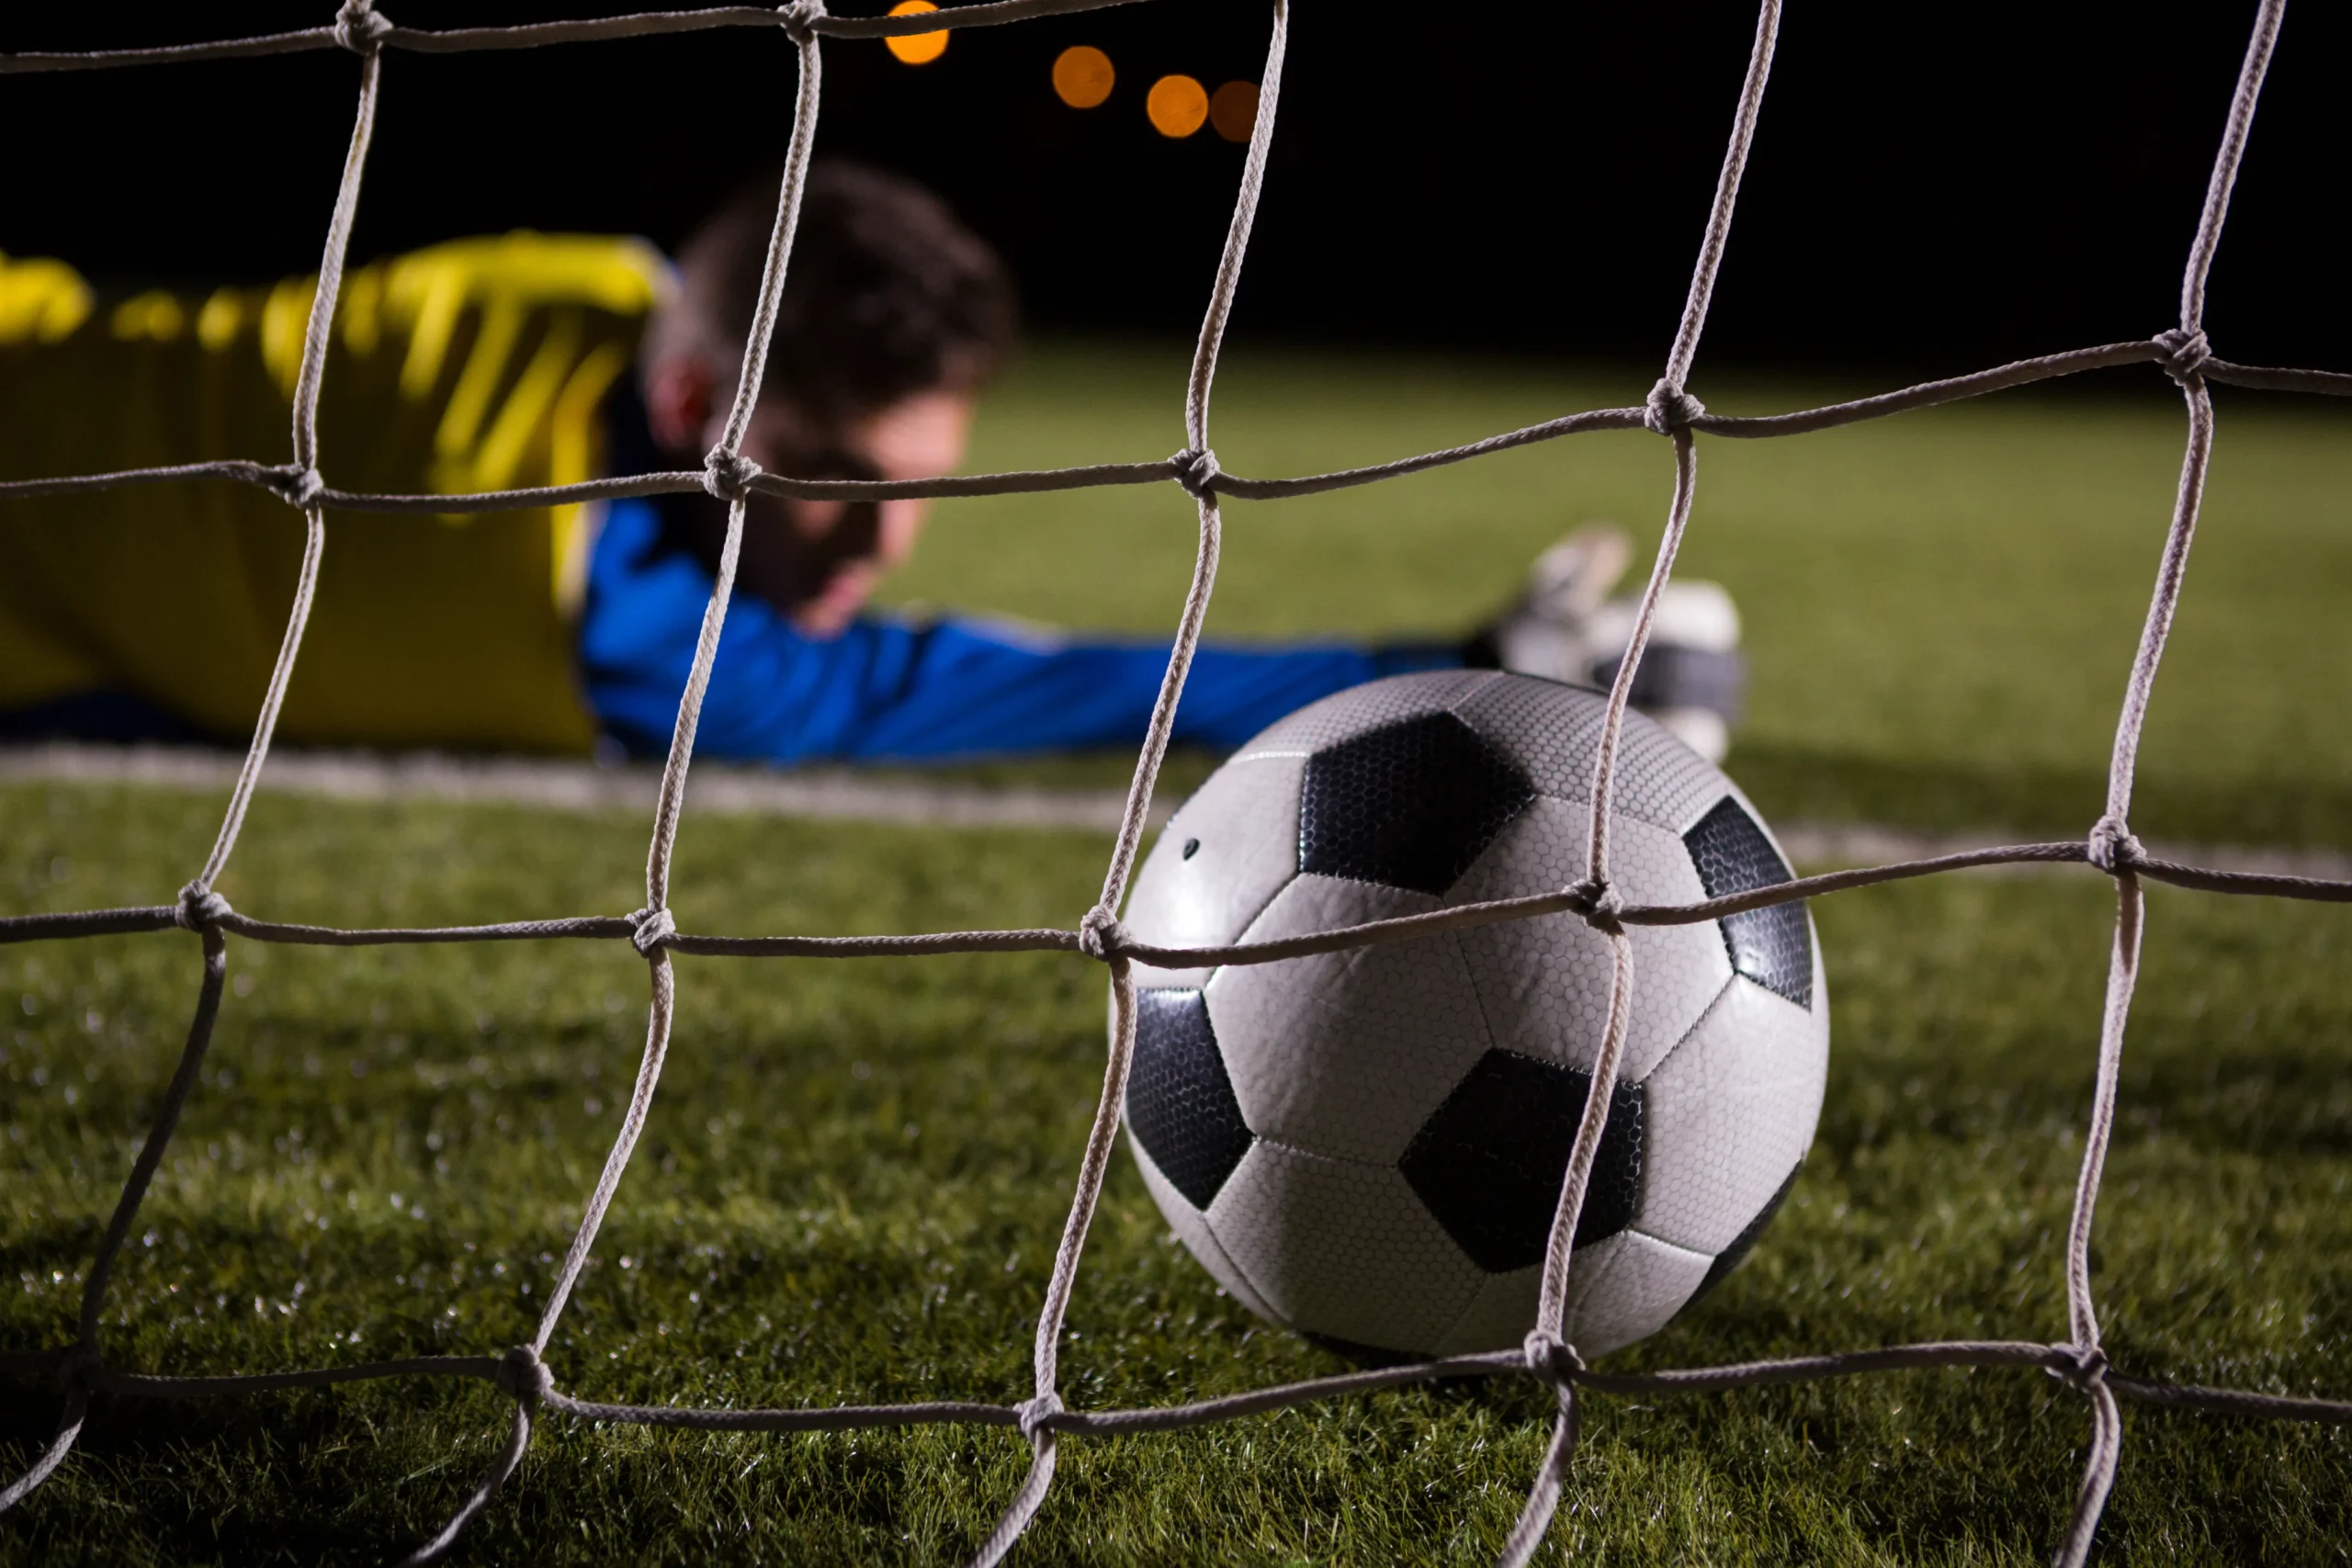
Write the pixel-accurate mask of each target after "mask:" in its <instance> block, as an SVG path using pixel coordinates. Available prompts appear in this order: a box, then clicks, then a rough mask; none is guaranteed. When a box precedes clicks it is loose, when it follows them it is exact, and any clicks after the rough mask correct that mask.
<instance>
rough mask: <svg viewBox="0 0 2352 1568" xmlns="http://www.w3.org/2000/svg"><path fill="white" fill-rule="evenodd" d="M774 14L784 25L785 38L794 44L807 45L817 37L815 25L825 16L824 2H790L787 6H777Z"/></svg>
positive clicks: (795, 0)
mask: <svg viewBox="0 0 2352 1568" xmlns="http://www.w3.org/2000/svg"><path fill="white" fill-rule="evenodd" d="M775 14H776V19H777V20H778V21H780V22H781V23H783V24H784V34H785V37H786V38H788V39H791V40H792V41H793V42H795V43H798V44H806V43H809V42H811V41H813V40H814V39H816V37H817V24H818V23H819V22H821V21H823V20H824V19H825V17H826V15H827V13H826V10H825V0H792V4H791V5H789V6H777V7H776V8H775Z"/></svg>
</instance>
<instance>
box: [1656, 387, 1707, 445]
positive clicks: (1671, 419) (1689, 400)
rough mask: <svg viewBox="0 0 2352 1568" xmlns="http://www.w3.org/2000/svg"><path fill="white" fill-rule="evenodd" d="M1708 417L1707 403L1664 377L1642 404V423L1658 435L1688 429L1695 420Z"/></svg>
mask: <svg viewBox="0 0 2352 1568" xmlns="http://www.w3.org/2000/svg"><path fill="white" fill-rule="evenodd" d="M1706 417H1707V405H1706V404H1704V403H1702V402H1701V401H1700V400H1698V399H1696V398H1694V397H1692V396H1691V394H1690V393H1688V392H1686V391H1684V390H1683V389H1681V388H1680V387H1678V386H1676V385H1675V384H1674V383H1673V382H1671V381H1668V380H1667V379H1665V378H1663V377H1661V378H1659V380H1658V384H1657V386H1655V387H1652V388H1651V389H1650V395H1649V400H1648V401H1647V402H1646V403H1645V404H1643V406H1642V423H1644V424H1645V425H1646V426H1648V427H1649V429H1650V431H1651V433H1652V434H1657V435H1671V434H1674V433H1675V432H1676V431H1678V430H1688V429H1690V428H1691V424H1692V423H1693V422H1695V421H1698V420H1702V419H1704V418H1706Z"/></svg>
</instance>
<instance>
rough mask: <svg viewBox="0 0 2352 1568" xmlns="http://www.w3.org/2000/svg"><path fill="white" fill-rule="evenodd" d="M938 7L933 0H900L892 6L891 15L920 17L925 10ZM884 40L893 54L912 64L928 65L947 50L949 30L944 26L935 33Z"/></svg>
mask: <svg viewBox="0 0 2352 1568" xmlns="http://www.w3.org/2000/svg"><path fill="white" fill-rule="evenodd" d="M938 9H939V7H938V6H936V5H935V4H933V0H899V3H898V4H897V5H895V6H891V7H890V15H892V16H894V17H920V16H922V14H923V13H924V12H925V11H936V10H938ZM882 41H883V42H884V43H885V44H887V45H888V46H889V50H890V52H891V53H892V54H895V55H897V56H898V57H899V59H901V60H903V61H905V62H907V63H908V64H910V65H928V64H930V63H931V62H933V61H934V60H936V59H938V58H939V57H940V56H941V55H943V54H945V53H946V52H947V30H946V29H945V28H941V29H940V30H939V31H937V32H935V33H908V34H905V35H904V36H902V37H899V38H886V39H883V40H882Z"/></svg>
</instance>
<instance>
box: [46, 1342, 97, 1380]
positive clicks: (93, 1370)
mask: <svg viewBox="0 0 2352 1568" xmlns="http://www.w3.org/2000/svg"><path fill="white" fill-rule="evenodd" d="M105 1364H106V1363H105V1360H104V1359H103V1358H102V1357H100V1356H99V1354H98V1348H97V1347H96V1345H93V1344H91V1343H90V1342H89V1341H88V1340H86V1339H85V1340H83V1341H82V1342H81V1343H79V1344H77V1345H75V1346H74V1348H72V1349H70V1350H68V1351H66V1352H65V1354H64V1355H62V1356H60V1357H59V1358H58V1359H57V1381H58V1383H59V1384H60V1385H61V1386H62V1387H65V1388H69V1389H73V1388H87V1387H89V1386H90V1385H91V1384H92V1383H93V1382H96V1381H97V1376H98V1372H99V1371H100V1370H101V1369H102V1368H103V1367H104V1366H105Z"/></svg>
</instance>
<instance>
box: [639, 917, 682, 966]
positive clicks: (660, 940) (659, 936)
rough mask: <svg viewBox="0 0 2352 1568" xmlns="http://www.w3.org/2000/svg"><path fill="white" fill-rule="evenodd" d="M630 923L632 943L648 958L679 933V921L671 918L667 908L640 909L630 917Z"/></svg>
mask: <svg viewBox="0 0 2352 1568" xmlns="http://www.w3.org/2000/svg"><path fill="white" fill-rule="evenodd" d="M628 923H629V926H630V928H631V929H630V931H629V933H628V940H629V942H630V944H631V945H633V946H634V947H635V948H636V949H637V951H638V952H639V954H641V955H642V956H644V957H647V958H650V957H652V956H653V955H654V953H657V952H659V951H660V950H661V949H662V948H664V947H666V946H668V945H669V942H670V939H671V938H672V937H673V936H676V935H677V934H678V922H677V921H676V920H674V919H672V918H671V916H670V911H669V910H668V909H667V908H660V909H639V910H638V911H637V912H636V913H635V914H633V915H631V916H630V917H629V918H628Z"/></svg>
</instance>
